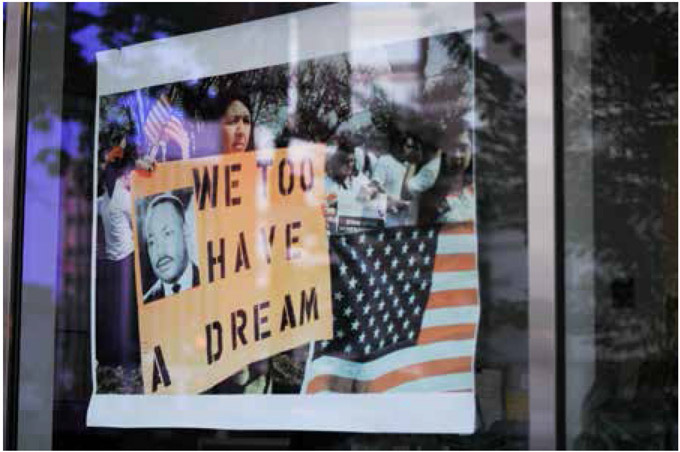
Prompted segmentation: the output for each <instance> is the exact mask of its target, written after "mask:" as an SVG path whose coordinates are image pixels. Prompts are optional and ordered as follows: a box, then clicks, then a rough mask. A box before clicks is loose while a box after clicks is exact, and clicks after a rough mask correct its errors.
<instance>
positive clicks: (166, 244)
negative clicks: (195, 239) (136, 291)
mask: <svg viewBox="0 0 680 452" xmlns="http://www.w3.org/2000/svg"><path fill="white" fill-rule="evenodd" d="M144 236H145V241H146V246H147V250H148V255H149V261H150V263H151V269H152V270H153V273H154V275H155V276H156V278H157V280H156V282H154V284H153V285H152V286H151V288H150V289H149V291H148V292H147V293H146V294H144V303H149V302H152V301H155V300H159V299H161V298H164V297H167V296H170V295H174V294H176V293H179V292H182V291H184V290H187V289H190V288H192V287H196V286H198V285H199V284H200V274H199V271H198V267H197V266H196V264H194V263H193V262H191V261H190V259H189V252H188V247H187V243H186V239H187V236H188V231H187V230H186V220H185V213H184V205H183V204H182V201H181V200H180V199H179V198H177V197H176V196H172V195H169V194H164V195H161V196H158V197H156V198H155V199H154V200H153V201H152V202H151V204H150V205H149V207H148V209H147V212H146V217H145V220H144Z"/></svg>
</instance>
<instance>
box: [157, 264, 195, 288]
mask: <svg viewBox="0 0 680 452" xmlns="http://www.w3.org/2000/svg"><path fill="white" fill-rule="evenodd" d="M175 284H179V290H178V291H177V292H175V291H174V290H172V286H174V285H175ZM193 286H194V271H193V264H192V262H191V260H190V259H187V266H186V267H185V268H184V272H182V276H180V277H179V279H178V280H177V281H176V282H174V283H172V284H169V283H166V282H165V281H163V293H164V294H165V296H166V297H167V296H169V295H174V294H175V293H179V292H181V291H183V290H187V289H191V288H192V287H193Z"/></svg>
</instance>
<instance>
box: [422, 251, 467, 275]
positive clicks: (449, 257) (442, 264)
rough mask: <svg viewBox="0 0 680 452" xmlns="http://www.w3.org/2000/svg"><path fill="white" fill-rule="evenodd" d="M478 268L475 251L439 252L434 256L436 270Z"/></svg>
mask: <svg viewBox="0 0 680 452" xmlns="http://www.w3.org/2000/svg"><path fill="white" fill-rule="evenodd" d="M476 269H477V259H476V256H475V254H474V253H461V254H437V255H436V256H435V258H434V268H433V269H432V271H434V272H435V273H436V272H454V271H472V270H476Z"/></svg>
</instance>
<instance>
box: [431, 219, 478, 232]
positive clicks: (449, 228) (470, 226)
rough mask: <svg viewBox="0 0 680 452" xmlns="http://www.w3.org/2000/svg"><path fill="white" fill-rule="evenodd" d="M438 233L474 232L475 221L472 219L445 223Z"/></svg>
mask: <svg viewBox="0 0 680 452" xmlns="http://www.w3.org/2000/svg"><path fill="white" fill-rule="evenodd" d="M439 233H440V234H446V235H451V234H474V233H475V223H474V222H473V221H464V222H461V223H447V224H445V225H443V226H442V228H441V230H440V231H439Z"/></svg>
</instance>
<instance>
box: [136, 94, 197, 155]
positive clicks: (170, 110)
mask: <svg viewBox="0 0 680 452" xmlns="http://www.w3.org/2000/svg"><path fill="white" fill-rule="evenodd" d="M183 119H184V111H183V108H182V102H181V98H180V97H179V96H178V95H175V92H173V93H171V95H170V97H168V96H167V95H166V94H161V96H160V97H159V98H158V99H157V100H156V102H155V103H154V104H153V107H151V109H150V110H149V113H148V115H147V116H146V119H145V121H144V127H143V130H144V137H145V138H146V142H147V143H148V145H149V148H150V149H151V151H150V152H149V155H150V156H151V157H153V158H154V159H155V158H156V154H157V153H158V151H159V150H161V151H162V152H163V150H165V149H164V148H165V147H166V146H167V143H166V141H169V140H174V141H175V142H176V143H177V145H178V146H179V148H180V149H181V151H182V155H181V158H182V159H186V158H188V157H189V149H190V146H191V140H190V138H189V135H188V133H187V131H186V129H185V127H184V123H183ZM161 160H166V156H165V155H162V156H161Z"/></svg>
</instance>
